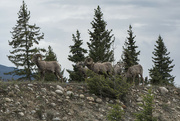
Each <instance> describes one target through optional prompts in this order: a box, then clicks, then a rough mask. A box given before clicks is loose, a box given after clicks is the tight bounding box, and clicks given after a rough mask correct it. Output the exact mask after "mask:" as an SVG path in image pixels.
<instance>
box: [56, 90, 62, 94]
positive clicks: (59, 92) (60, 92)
mask: <svg viewBox="0 0 180 121" xmlns="http://www.w3.org/2000/svg"><path fill="white" fill-rule="evenodd" d="M55 92H56V93H57V94H60V95H62V94H63V91H61V90H56V91H55Z"/></svg>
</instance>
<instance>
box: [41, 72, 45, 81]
mask: <svg viewBox="0 0 180 121" xmlns="http://www.w3.org/2000/svg"><path fill="white" fill-rule="evenodd" d="M44 73H45V72H41V81H44Z"/></svg>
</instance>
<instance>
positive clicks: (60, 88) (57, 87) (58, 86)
mask: <svg viewBox="0 0 180 121" xmlns="http://www.w3.org/2000/svg"><path fill="white" fill-rule="evenodd" d="M56 89H57V90H61V91H62V92H64V88H62V87H61V86H60V85H57V86H56Z"/></svg>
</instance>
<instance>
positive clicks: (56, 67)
mask: <svg viewBox="0 0 180 121" xmlns="http://www.w3.org/2000/svg"><path fill="white" fill-rule="evenodd" d="M39 58H40V60H39ZM31 61H32V62H33V63H34V64H36V65H37V67H38V69H39V71H40V74H41V79H42V80H43V81H44V75H45V73H46V72H52V73H54V74H55V75H56V77H57V78H58V80H60V78H61V80H62V82H63V78H62V76H61V74H60V71H61V65H60V64H59V63H58V62H57V61H42V55H41V54H35V55H33V57H32V60H31Z"/></svg>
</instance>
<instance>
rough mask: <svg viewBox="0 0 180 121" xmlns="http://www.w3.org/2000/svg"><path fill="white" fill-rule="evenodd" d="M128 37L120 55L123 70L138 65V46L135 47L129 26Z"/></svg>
mask: <svg viewBox="0 0 180 121" xmlns="http://www.w3.org/2000/svg"><path fill="white" fill-rule="evenodd" d="M127 32H128V35H129V37H127V39H126V41H125V44H124V46H123V55H122V61H123V62H124V63H125V70H126V71H127V69H128V68H129V67H131V66H133V65H136V64H138V61H139V59H138V55H139V54H140V51H136V49H137V48H138V46H136V45H135V43H136V41H135V37H136V36H134V35H133V31H132V26H131V25H129V30H127Z"/></svg>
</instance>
